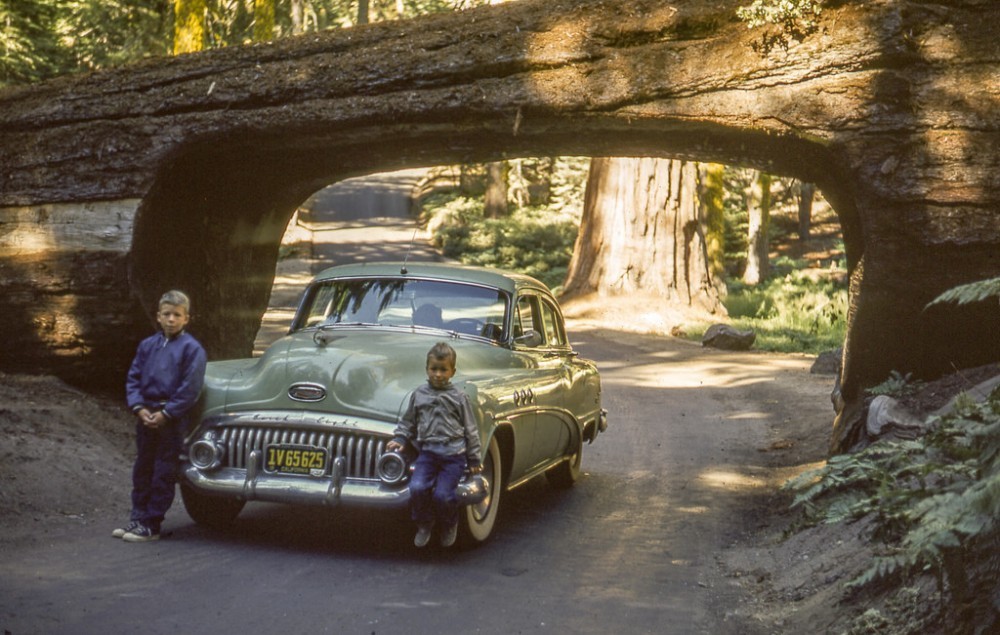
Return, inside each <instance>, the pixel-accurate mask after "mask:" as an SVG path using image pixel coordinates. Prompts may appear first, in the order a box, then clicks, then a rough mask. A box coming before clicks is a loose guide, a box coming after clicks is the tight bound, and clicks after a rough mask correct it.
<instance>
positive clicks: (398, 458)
mask: <svg viewBox="0 0 1000 635" xmlns="http://www.w3.org/2000/svg"><path fill="white" fill-rule="evenodd" d="M375 472H376V473H377V474H378V477H379V478H380V479H382V482H383V483H385V484H387V485H395V484H396V483H399V482H401V481H402V480H403V479H405V478H406V476H407V470H406V459H404V458H403V455H402V454H400V453H399V452H386V453H385V454H383V455H382V456H380V457H379V459H378V463H376V464H375Z"/></svg>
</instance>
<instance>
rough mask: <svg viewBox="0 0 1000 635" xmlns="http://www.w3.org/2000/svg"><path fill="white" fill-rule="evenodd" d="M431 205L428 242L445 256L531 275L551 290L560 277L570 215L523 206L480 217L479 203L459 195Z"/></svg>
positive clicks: (571, 234) (569, 245) (570, 240)
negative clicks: (492, 216)
mask: <svg viewBox="0 0 1000 635" xmlns="http://www.w3.org/2000/svg"><path fill="white" fill-rule="evenodd" d="M432 205H434V206H436V207H434V212H433V219H432V220H431V222H430V227H431V233H432V239H431V240H432V243H433V244H434V246H435V247H437V248H438V249H440V250H441V252H442V253H443V254H444V255H445V256H447V257H449V258H455V259H456V260H459V261H460V262H463V263H465V264H469V265H479V266H484V267H495V268H498V269H506V270H509V271H516V272H519V273H523V274H526V275H529V276H533V277H535V278H538V279H539V280H541V281H542V282H544V283H545V284H546V285H548V286H549V287H550V288H552V289H553V290H554V291H556V292H558V288H559V287H560V286H561V285H562V283H563V282H564V281H565V279H566V271H567V268H568V266H569V261H570V258H571V257H572V255H573V245H574V243H575V242H576V235H577V231H578V229H579V228H578V223H577V220H576V219H575V218H574V217H573V216H572V215H570V214H566V213H560V212H553V211H550V210H549V209H546V208H540V207H526V208H522V209H518V210H515V211H514V212H512V214H511V215H510V216H508V217H507V218H501V219H490V218H483V205H482V201H481V200H478V199H471V198H466V197H462V196H452V197H440V198H438V199H436V200H434V201H431V202H429V203H428V204H427V205H426V207H427V208H431V207H432Z"/></svg>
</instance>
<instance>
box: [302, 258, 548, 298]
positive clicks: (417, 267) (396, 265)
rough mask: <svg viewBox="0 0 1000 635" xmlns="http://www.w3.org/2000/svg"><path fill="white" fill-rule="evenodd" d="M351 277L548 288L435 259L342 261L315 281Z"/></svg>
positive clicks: (513, 288) (527, 278) (497, 272)
mask: <svg viewBox="0 0 1000 635" xmlns="http://www.w3.org/2000/svg"><path fill="white" fill-rule="evenodd" d="M352 277H365V278H368V277H392V278H396V277H406V278H425V279H432V280H452V281H456V282H468V283H472V284H480V285H484V286H488V287H496V288H498V289H502V290H504V291H507V292H510V293H513V292H514V291H516V290H517V289H520V288H522V287H535V288H541V289H548V287H546V286H545V285H544V284H542V283H541V282H539V281H538V280H536V279H534V278H532V277H531V276H526V275H523V274H519V273H512V272H509V271H502V270H500V269H488V268H486V267H473V266H470V265H462V264H452V263H436V262H414V263H406V264H404V263H402V262H364V263H357V264H350V265H339V266H336V267H330V268H329V269H325V270H323V271H321V272H320V273H319V274H317V275H316V277H315V278H314V280H315V281H319V280H329V279H331V278H352Z"/></svg>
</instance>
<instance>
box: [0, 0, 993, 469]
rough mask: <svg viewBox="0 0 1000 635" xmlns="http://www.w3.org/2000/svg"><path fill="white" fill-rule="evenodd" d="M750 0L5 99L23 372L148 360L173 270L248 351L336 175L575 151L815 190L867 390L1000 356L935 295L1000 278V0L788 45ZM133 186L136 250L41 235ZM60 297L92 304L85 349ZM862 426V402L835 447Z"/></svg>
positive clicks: (601, 7)
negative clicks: (746, 19) (136, 354)
mask: <svg viewBox="0 0 1000 635" xmlns="http://www.w3.org/2000/svg"><path fill="white" fill-rule="evenodd" d="M741 4H745V0H718V1H716V2H704V1H703V0H676V1H674V2H663V1H662V0H656V1H654V0H631V1H629V2H625V1H622V0H600V1H598V0H593V1H579V2H571V1H566V0H562V1H560V0H556V1H551V0H544V1H543V0H524V1H523V2H518V3H510V4H504V5H500V6H495V7H484V8H481V9H474V10H469V11H463V12H458V13H454V14H451V13H449V14H438V15H433V16H428V17H424V18H420V19H417V20H412V21H394V22H389V23H380V24H373V25H368V26H364V27H357V28H353V29H345V30H342V31H331V32H326V33H322V34H307V35H303V36H301V37H296V38H289V39H286V40H281V41H278V42H274V43H269V44H260V45H253V46H246V47H232V48H228V49H220V50H213V51H205V52H201V53H195V54H188V55H180V56H176V57H172V58H169V59H157V60H149V61H147V62H143V63H140V64H137V65H134V66H130V67H125V68H120V69H115V70H110V71H107V72H101V73H94V74H83V75H79V76H74V77H65V78H60V79H56V80H53V81H50V82H46V83H44V84H39V85H33V86H28V87H24V88H19V89H10V90H5V91H3V92H0V220H2V221H3V222H4V226H3V227H4V228H3V232H0V247H2V251H0V267H3V271H4V276H3V282H2V283H0V284H2V285H3V288H2V289H0V291H3V292H4V293H3V297H4V300H3V302H4V307H3V310H2V311H0V328H3V329H4V330H5V331H6V332H12V333H17V334H18V336H19V337H18V338H17V340H18V341H17V342H15V343H14V344H13V345H12V346H9V347H7V350H5V351H4V352H3V357H2V358H0V366H2V367H3V368H5V369H12V368H15V367H23V365H24V362H23V361H22V360H23V359H25V355H24V351H26V350H28V349H30V350H34V351H38V352H39V354H38V356H36V357H32V360H33V361H32V363H33V364H34V366H33V368H34V369H36V370H48V371H53V372H59V369H60V368H64V367H65V366H66V365H67V364H71V365H74V366H75V367H76V366H78V367H86V366H88V365H89V366H91V367H96V366H98V365H103V364H105V360H106V359H109V358H113V359H116V360H117V359H120V358H123V357H128V355H129V354H130V353H131V349H133V347H134V341H133V340H132V339H131V338H132V337H133V335H134V333H136V332H137V331H142V330H147V329H148V328H149V324H150V323H149V322H148V321H146V320H148V317H137V316H143V315H148V314H149V312H150V310H151V309H150V307H151V306H152V305H153V304H154V303H155V299H156V298H157V297H158V296H159V294H160V293H162V291H163V290H164V288H165V287H167V286H179V287H182V288H186V289H187V290H188V291H190V292H191V293H192V295H193V296H194V299H195V306H196V307H197V308H196V309H195V310H196V315H197V327H198V329H199V334H200V335H201V336H202V338H203V339H204V340H205V343H206V345H207V347H208V349H209V352H210V355H211V356H212V357H213V358H215V359H219V358H222V357H233V356H238V355H245V354H247V353H249V351H250V349H251V346H252V341H253V334H254V332H255V330H256V327H255V324H254V321H255V320H257V319H259V317H260V315H261V314H262V312H263V311H264V309H265V307H266V302H267V297H268V290H269V286H270V280H271V276H272V271H273V264H274V262H275V259H276V257H277V251H278V241H279V239H280V235H281V231H282V228H283V227H284V224H285V222H286V221H287V220H288V219H289V218H290V217H291V215H292V213H293V212H294V209H295V207H296V206H297V205H298V204H299V203H300V202H301V201H302V200H304V199H305V198H306V197H307V196H308V195H309V194H310V193H312V192H313V191H315V190H316V189H318V188H319V187H321V186H323V185H326V184H329V183H331V182H334V181H337V180H340V179H342V178H345V177H348V176H354V175H359V174H365V173H370V172H374V171H380V170H390V169H395V168H400V167H407V166H420V165H424V166H427V165H440V164H448V163H458V162H465V161H480V162H488V161H498V160H503V159H507V158H516V157H525V156H559V155H576V156H649V157H662V158H674V159H679V160H685V161H701V162H716V163H724V164H735V165H741V166H746V167H754V168H756V169H759V170H762V171H765V172H768V173H771V174H781V175H785V176H791V177H795V178H798V179H799V180H802V181H806V182H813V183H816V184H817V187H818V188H819V189H820V190H821V191H822V192H823V194H824V196H825V198H826V199H827V200H828V201H829V202H830V203H831V205H832V206H833V207H834V209H835V210H836V212H837V214H838V215H839V217H840V221H841V224H842V227H843V231H844V240H845V247H846V251H847V259H848V267H849V270H850V276H851V310H850V315H849V325H848V337H847V341H846V343H845V352H844V366H843V371H842V377H841V380H842V390H843V397H844V403H846V404H858V403H861V402H862V400H863V396H864V392H863V391H864V388H866V387H869V386H872V385H875V384H877V383H880V382H881V381H883V380H885V378H886V377H887V376H888V375H889V372H890V371H892V370H897V371H899V372H903V373H906V372H912V373H914V376H915V377H931V376H934V375H935V374H940V373H943V372H946V371H949V370H951V369H952V368H953V367H964V366H970V365H976V364H981V363H986V362H991V361H995V360H996V359H1000V338H997V337H996V333H997V332H1000V316H998V315H997V310H996V305H995V302H994V303H984V304H983V305H976V306H970V307H954V306H944V307H935V308H933V309H930V310H926V311H925V310H924V307H925V305H926V304H927V302H928V301H929V300H931V299H932V298H934V297H936V296H937V295H938V294H939V293H940V292H942V291H944V290H946V289H948V288H951V287H953V286H955V285H958V284H962V283H966V282H971V281H973V280H978V279H984V278H988V277H992V276H995V275H997V273H998V272H1000V176H998V175H1000V104H998V99H997V95H998V94H1000V73H998V72H997V70H998V66H1000V38H997V37H996V33H995V31H996V25H997V24H1000V3H997V2H995V1H993V0H949V1H948V2H933V3H932V2H927V1H925V0H864V1H862V0H848V1H846V2H840V3H834V4H833V5H831V6H829V7H828V8H827V9H826V10H825V11H824V12H823V14H822V16H820V23H819V30H818V31H817V32H816V33H814V34H812V35H810V36H809V37H807V38H805V39H804V41H802V42H800V43H798V42H792V43H791V45H790V46H789V48H788V49H787V50H785V49H781V48H776V49H772V50H771V51H770V52H767V53H764V52H761V51H762V49H761V48H760V47H755V46H754V45H755V44H759V43H760V42H761V41H762V38H764V37H765V35H766V33H765V31H766V29H765V30H752V29H748V28H747V27H746V25H745V24H743V23H740V22H739V21H737V20H736V19H735V8H736V7H737V6H739V5H741ZM121 201H138V202H137V204H136V207H135V211H134V213H133V214H132V215H131V218H129V219H124V220H123V222H127V223H128V224H130V226H131V227H132V234H131V236H130V238H129V241H128V244H127V245H124V246H123V245H117V244H116V245H117V249H118V250H117V251H110V252H109V251H108V250H107V249H106V248H105V247H104V246H103V245H104V243H103V242H102V239H101V237H100V236H98V235H94V236H93V240H92V241H91V242H90V243H88V246H87V247H86V248H84V249H66V248H63V247H62V246H60V245H58V244H57V245H55V246H54V247H53V248H52V249H46V248H43V247H41V246H39V245H41V243H37V242H34V243H31V245H34V246H33V247H31V248H30V249H28V247H26V245H27V243H21V242H18V241H20V237H22V236H23V235H27V234H32V233H33V231H34V230H33V229H32V228H40V230H41V231H42V233H43V234H44V233H46V231H47V230H48V229H49V228H50V227H51V225H52V223H54V222H58V219H56V218H53V216H52V215H50V216H47V217H46V216H45V215H44V214H41V213H40V212H39V210H42V209H43V208H45V209H49V210H50V211H52V212H53V214H54V215H56V216H58V215H63V214H65V215H68V216H72V215H73V214H74V213H75V212H76V211H78V210H79V209H82V207H83V206H84V205H86V204H88V203H102V204H107V205H111V204H116V202H121ZM46 206H49V207H48V208H46ZM11 219H18V220H16V221H15V220H11ZM15 243H16V244H20V245H21V249H20V251H18V253H19V254H20V255H11V254H12V253H13V252H12V251H11V250H10V249H8V247H9V246H10V245H11V244H15ZM165 250H167V251H168V252H169V253H170V254H171V257H170V258H169V262H170V264H171V266H167V264H166V262H167V261H166V260H165V256H164V251H165ZM81 262H85V263H86V266H81ZM173 265H176V266H173ZM619 273H620V272H619ZM74 297H79V298H87V299H88V302H90V304H88V305H87V306H86V307H85V308H86V309H90V308H92V307H93V306H96V305H102V306H107V307H110V308H113V309H114V311H113V315H114V316H116V317H115V320H111V321H108V320H106V319H104V318H105V317H107V316H108V315H109V313H108V311H102V312H99V313H98V314H97V316H92V315H89V314H88V312H87V310H77V306H75V305H74V303H73V302H72V301H70V299H72V298H74ZM101 299H103V300H105V302H104V303H103V304H102V303H101V302H100V301H99V300H101ZM38 312H41V314H43V315H48V316H52V320H54V321H55V322H56V323H59V324H73V325H75V326H73V329H72V330H73V332H74V333H75V334H76V335H75V337H77V338H78V339H79V341H78V343H77V344H74V345H72V347H71V348H68V349H65V350H67V351H68V350H72V351H73V352H72V353H71V354H69V353H68V354H62V352H61V351H63V350H64V349H56V348H53V346H55V345H54V344H52V340H51V339H46V338H47V337H49V336H50V335H51V334H52V333H53V332H55V331H51V330H49V331H46V330H45V329H46V328H48V327H46V326H45V325H44V324H39V323H37V322H36V321H35V318H34V317H33V316H35V315H37V314H38ZM55 316H58V317H55ZM122 324H128V325H130V326H129V328H125V329H123V328H121V325H122ZM192 328H194V326H192ZM57 330H58V329H57ZM123 332H124V333H125V334H126V335H125V336H123V335H122V333H123ZM67 345H68V344H67ZM113 350H118V351H121V350H128V351H129V352H128V354H121V355H117V356H111V357H107V356H106V355H110V353H109V351H113ZM57 351H59V352H57ZM98 351H99V352H100V354H98ZM855 410H856V409H855ZM848 411H851V410H850V409H846V410H844V411H843V412H848ZM859 430H860V425H859V423H858V422H857V421H856V420H855V419H854V418H851V417H847V416H844V415H843V413H842V414H841V416H839V417H838V420H837V423H836V426H835V433H834V440H833V447H834V449H838V448H843V447H846V446H847V445H850V443H852V442H853V440H855V438H856V437H857V435H858V431H859Z"/></svg>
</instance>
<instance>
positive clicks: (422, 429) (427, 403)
mask: <svg viewBox="0 0 1000 635" xmlns="http://www.w3.org/2000/svg"><path fill="white" fill-rule="evenodd" d="M393 434H394V435H395V440H396V441H399V442H400V443H405V442H406V441H410V442H412V443H413V444H414V445H416V446H417V447H418V448H419V449H420V451H421V452H434V453H435V454H442V455H455V454H462V453H463V452H464V453H465V456H466V459H467V460H468V461H469V465H470V466H475V465H479V452H480V450H481V445H480V442H479V427H478V426H477V425H476V418H475V416H474V415H473V414H472V403H471V402H470V401H469V396H468V395H467V394H465V391H463V390H462V389H461V388H458V387H457V386H455V385H454V384H448V387H447V388H443V389H441V390H438V389H436V388H434V387H432V386H431V385H430V384H429V383H427V384H423V385H421V386H420V387H419V388H417V389H416V390H414V391H413V395H412V396H411V397H410V403H409V405H408V406H407V408H406V412H404V413H403V417H402V418H401V419H400V421H399V425H397V426H396V430H395V432H394V433H393Z"/></svg>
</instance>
